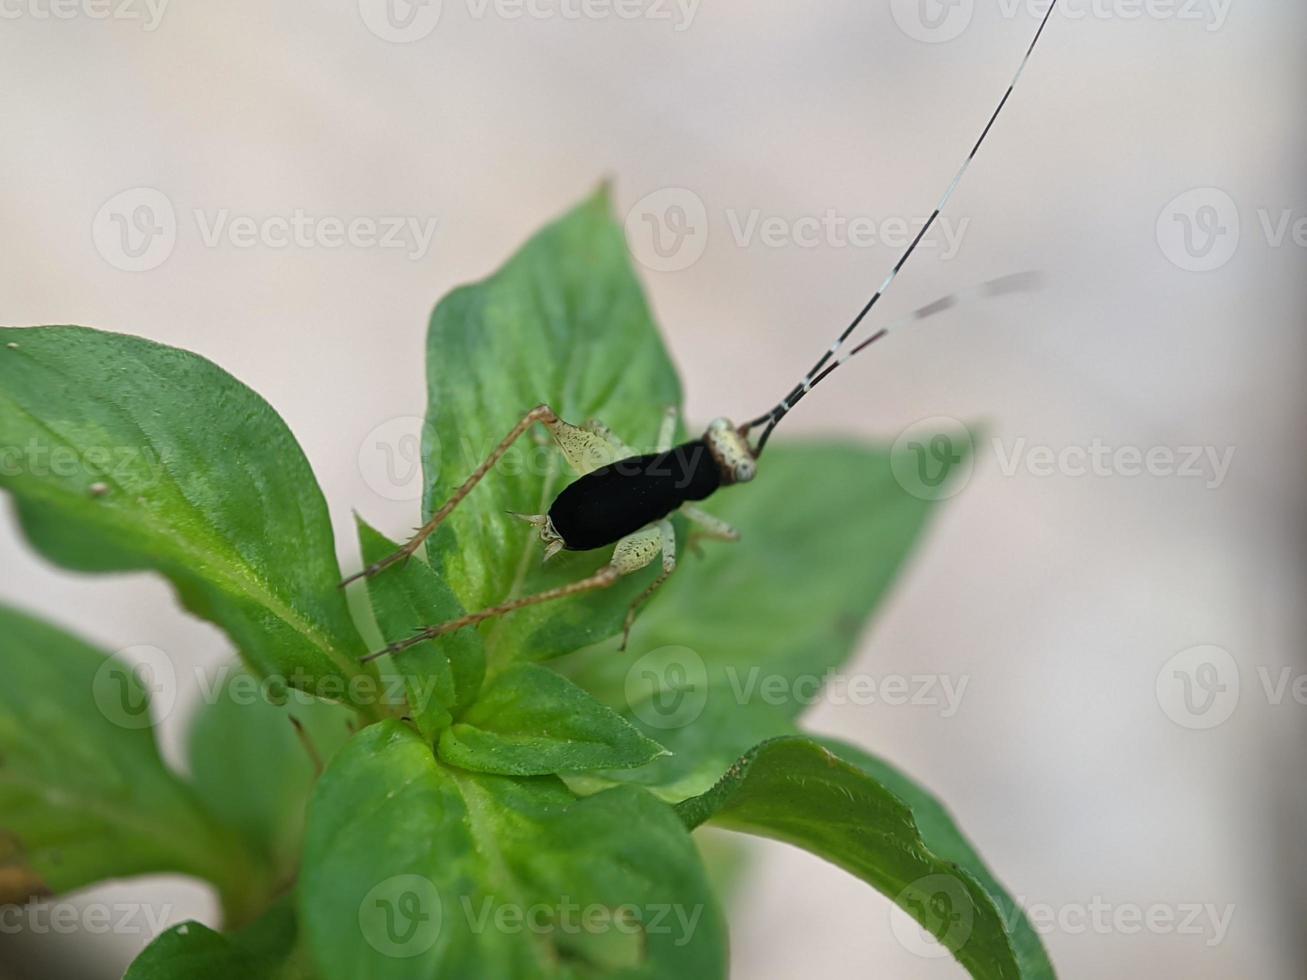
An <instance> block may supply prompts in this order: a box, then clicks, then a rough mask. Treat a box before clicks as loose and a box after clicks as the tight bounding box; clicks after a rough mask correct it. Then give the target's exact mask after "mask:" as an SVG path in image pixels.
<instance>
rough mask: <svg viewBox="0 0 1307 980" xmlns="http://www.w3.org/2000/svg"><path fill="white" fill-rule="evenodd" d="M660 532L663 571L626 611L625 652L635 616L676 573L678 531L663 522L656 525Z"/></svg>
mask: <svg viewBox="0 0 1307 980" xmlns="http://www.w3.org/2000/svg"><path fill="white" fill-rule="evenodd" d="M656 528H657V531H658V547H659V550H660V551H661V552H662V555H663V570H662V571H661V572H659V573H658V577H657V578H656V579H654V580H653V581H652V582H651V583H650V584H649V587H648V588H647V589H645V590H644V591H643V592H641V593H640V594H639V595H638V596H636V597H635V599H634V600H632V602H631V605H630V607H629V608H628V609H627V610H626V622H625V624H623V626H622V645H621V646H620V647H618V649H619V650H625V649H626V647H627V644H628V643H629V642H630V640H631V627H632V626H634V625H635V614H636V613H637V612H639V611H640V607H641V606H643V605H644V604H645V603H646V602H648V601H649V600H650V599H651V598H652V597H653V594H654V593H655V592H657V591H658V589H659V588H661V587H662V584H663V583H664V582H666V581H667V580H668V579H669V578H671V575H672V572H674V571H676V530H675V529H674V528H673V527H672V522H671V521H669V520H661V521H659V522H658V524H657V525H656Z"/></svg>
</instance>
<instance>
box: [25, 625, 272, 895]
mask: <svg viewBox="0 0 1307 980" xmlns="http://www.w3.org/2000/svg"><path fill="white" fill-rule="evenodd" d="M0 636H3V637H4V665H5V682H4V684H0V840H7V841H8V845H7V846H6V847H5V848H3V850H5V851H7V852H8V855H7V858H6V860H7V861H8V863H9V869H8V870H7V871H5V872H4V873H3V874H0V882H10V883H15V884H17V885H20V886H22V888H23V889H24V890H27V891H35V890H42V891H44V890H48V891H53V892H56V893H61V892H69V891H73V890H75V889H77V888H81V887H83V886H85V885H89V884H92V883H94V882H97V881H101V880H103V879H105V878H119V877H126V876H129V875H139V874H145V873H148V872H180V873H182V874H190V875H195V876H198V877H201V878H206V879H208V880H209V881H211V882H213V883H214V884H215V885H217V886H218V888H219V890H220V891H221V892H222V894H223V898H224V904H225V905H226V907H228V908H237V909H241V908H248V907H249V906H250V905H251V904H253V903H254V902H256V901H258V900H259V897H260V896H262V895H266V893H267V891H268V889H269V888H270V882H269V881H268V880H267V877H266V873H265V871H264V869H263V868H262V867H261V866H260V865H259V863H258V862H257V860H256V859H255V858H254V857H253V856H252V855H251V854H250V853H249V852H248V850H247V849H246V848H245V847H244V846H243V844H242V842H241V840H240V839H239V837H238V836H237V835H235V834H234V833H231V832H229V831H227V830H226V829H225V828H222V827H220V826H219V825H217V824H216V823H215V822H214V821H213V820H211V819H210V818H209V816H208V815H207V814H206V813H205V812H204V810H203V809H202V808H201V806H200V805H199V803H198V801H197V800H196V798H195V796H194V794H193V793H192V792H191V790H190V789H189V788H188V787H187V786H185V785H184V784H183V783H182V782H181V781H180V780H179V779H177V778H176V777H175V776H174V775H173V774H172V773H170V772H169V771H168V770H167V769H166V768H165V767H164V764H163V762H162V760H161V759H160V758H159V752H158V749H157V747H156V746H155V742H154V734H153V731H152V729H151V714H150V705H151V694H150V691H149V690H147V688H146V686H145V685H143V684H142V677H143V676H146V677H149V679H150V682H151V685H152V686H155V687H156V689H165V690H166V689H167V688H168V687H169V686H170V685H169V682H168V678H166V677H162V676H160V673H159V672H160V671H164V672H166V670H167V665H166V663H165V664H161V665H156V667H157V669H156V672H155V673H154V674H153V675H149V674H144V673H140V672H138V670H136V669H132V668H130V667H129V666H128V665H127V664H125V663H123V662H121V661H118V660H115V659H114V658H111V657H107V656H106V655H105V654H104V653H102V652H100V651H99V650H96V649H94V648H92V647H90V646H88V645H87V644H85V643H83V642H81V641H80V640H77V639H74V638H73V637H71V636H69V635H67V634H66V633H63V632H61V631H59V630H57V629H55V628H53V627H51V626H47V625H45V624H43V623H40V622H38V621H36V620H34V619H30V618H28V617H26V616H23V615H21V614H19V613H17V612H15V611H13V610H11V609H6V608H3V607H0ZM21 897H22V896H21V895H9V896H0V901H7V900H10V899H18V898H21Z"/></svg>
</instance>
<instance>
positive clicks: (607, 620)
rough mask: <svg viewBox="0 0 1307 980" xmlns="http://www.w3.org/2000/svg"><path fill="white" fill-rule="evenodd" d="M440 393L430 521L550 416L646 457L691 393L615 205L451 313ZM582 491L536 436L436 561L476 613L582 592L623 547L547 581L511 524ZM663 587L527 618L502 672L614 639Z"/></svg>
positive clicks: (564, 564)
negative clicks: (657, 321)
mask: <svg viewBox="0 0 1307 980" xmlns="http://www.w3.org/2000/svg"><path fill="white" fill-rule="evenodd" d="M427 383H428V387H429V407H428V411H427V425H426V427H425V428H424V430H423V431H424V432H425V433H426V437H425V441H426V445H424V447H423V458H424V461H425V467H426V469H425V472H426V485H427V487H428V491H427V495H426V498H425V501H424V506H425V513H426V514H427V515H428V516H429V515H430V514H431V513H432V511H433V510H435V509H436V508H437V507H439V506H440V505H441V504H443V503H444V502H445V500H447V499H448V498H449V497H450V495H451V494H452V492H453V491H454V489H455V488H457V487H458V486H459V485H460V484H461V483H462V482H463V481H464V480H465V479H467V477H468V476H469V474H471V473H472V471H473V470H474V469H475V468H476V467H477V466H478V465H479V464H480V463H481V462H482V460H483V459H484V458H485V457H486V456H487V455H488V454H489V453H490V451H491V449H493V448H494V447H495V446H496V445H497V444H498V443H499V442H500V440H502V439H503V438H504V436H505V435H506V434H507V433H508V432H509V430H510V429H511V428H512V427H513V426H514V425H516V424H517V422H518V421H520V420H521V418H522V417H523V416H524V415H525V414H526V413H527V412H528V411H529V410H530V409H532V408H534V407H535V406H536V405H538V404H540V403H542V402H543V403H548V404H549V405H551V406H552V407H553V408H554V410H555V411H557V412H558V413H559V414H560V415H561V416H562V417H563V418H564V419H566V420H568V421H569V422H573V423H575V424H578V425H579V424H581V423H583V422H585V421H586V420H588V419H590V418H592V417H598V418H601V419H602V420H603V421H605V422H606V423H608V425H609V426H611V428H612V429H613V431H614V432H616V433H617V434H618V435H619V436H621V437H622V438H623V439H624V440H625V441H626V442H627V443H629V444H630V445H631V446H633V447H635V448H636V449H637V450H644V449H648V448H650V447H651V445H652V443H653V441H654V439H655V436H656V433H657V430H658V425H659V420H660V419H661V417H662V411H663V409H664V408H665V407H666V406H668V405H677V406H679V405H680V403H681V388H680V382H679V381H678V380H677V376H676V371H675V369H674V368H673V367H672V363H671V360H670V359H669V358H668V356H667V352H666V350H665V349H664V348H663V344H662V340H661V339H660V337H659V335H658V332H657V330H656V328H655V327H654V325H653V321H652V319H651V318H650V315H649V308H648V305H647V304H646V302H645V299H644V296H643V294H642V293H641V290H640V286H639V283H638V282H637V281H636V278H635V275H634V273H633V272H632V270H631V265H630V260H629V257H628V254H627V250H626V244H625V241H624V239H623V236H622V232H621V229H620V228H619V227H618V226H617V225H616V223H615V222H614V221H613V219H612V216H611V213H610V207H609V202H608V195H607V192H606V191H602V192H600V193H598V194H596V195H595V196H594V197H592V198H591V199H590V200H588V201H586V202H585V203H584V204H582V205H581V206H580V207H578V208H576V209H575V210H574V211H572V212H571V213H570V214H568V215H566V216H565V217H564V218H562V219H561V220H559V221H556V222H554V223H553V224H551V225H549V226H548V227H546V228H545V229H544V230H543V231H541V232H540V233H539V234H537V235H536V236H535V237H533V238H532V239H531V240H530V241H529V242H528V243H527V244H526V245H525V246H524V247H523V248H522V249H521V250H520V251H519V252H518V253H517V254H516V255H514V256H513V257H512V259H510V260H509V262H508V263H507V264H506V265H505V266H504V267H503V268H502V269H500V270H499V271H498V272H496V273H495V274H494V275H493V276H491V277H490V278H489V279H486V280H484V281H483V282H480V283H477V284H476V285H472V286H466V287H464V288H461V289H458V290H456V291H454V292H453V293H451V294H450V295H449V296H447V297H446V298H445V299H444V300H442V301H441V302H440V305H439V306H437V307H436V310H435V313H434V314H432V317H431V327H430V330H429V333H428V336H427ZM573 478H574V475H573V474H572V473H571V471H570V470H568V469H566V467H565V464H563V462H562V460H561V457H560V455H559V453H558V452H557V451H556V450H555V449H553V448H552V447H549V448H546V447H544V446H540V445H536V444H535V443H534V442H533V440H532V439H531V438H530V437H526V438H523V439H521V440H519V441H518V444H517V446H516V447H515V449H514V450H513V451H512V452H510V453H509V455H508V456H507V457H506V458H505V459H504V460H503V461H502V462H501V463H500V464H499V465H498V466H497V467H496V468H495V469H494V471H492V473H491V474H490V476H488V477H487V478H486V479H485V480H484V481H482V483H481V484H480V485H479V486H478V487H477V488H476V490H474V491H473V492H472V494H471V496H469V497H468V499H467V500H465V501H464V502H463V503H462V504H461V505H460V506H459V508H458V509H457V510H456V511H455V512H454V514H453V516H452V517H451V518H450V519H449V520H448V521H446V522H445V524H444V525H443V527H442V528H441V530H440V531H438V532H437V533H436V534H435V535H434V536H433V537H432V538H431V539H430V541H429V542H428V547H427V551H428V555H429V557H430V559H431V561H432V563H433V564H434V565H435V566H436V567H437V568H438V569H440V570H441V571H442V573H443V574H444V576H445V578H446V579H447V580H448V582H449V584H450V585H451V586H452V587H453V589H454V591H455V592H456V593H457V594H458V596H459V598H460V600H461V601H462V604H463V605H464V607H466V608H467V609H468V610H477V609H482V608H484V607H486V606H489V605H493V604H495V603H498V602H501V601H502V600H503V599H504V598H505V597H507V596H509V595H526V594H530V593H534V592H539V591H542V590H544V589H548V588H553V587H555V586H558V585H562V584H564V583H567V582H571V581H575V580H577V579H580V578H584V577H585V576H587V575H589V574H591V573H592V572H594V571H595V570H596V569H597V568H598V567H599V566H600V565H601V564H603V563H605V562H607V561H608V559H609V557H610V549H601V550H599V551H596V552H590V553H564V554H561V555H559V556H558V557H557V558H556V559H554V560H553V561H551V562H550V563H549V565H548V566H544V567H542V566H541V563H540V556H541V554H542V552H541V545H540V543H539V541H538V540H537V539H536V538H535V537H534V536H533V534H532V529H531V528H529V527H527V526H526V525H525V524H523V523H521V522H520V521H517V520H514V519H513V518H511V517H509V516H508V514H507V512H508V511H515V512H519V513H527V514H539V513H544V512H545V511H546V510H547V509H548V507H549V504H550V503H551V502H552V500H553V498H554V496H555V495H556V494H557V493H558V492H559V491H560V490H561V489H562V488H563V487H564V486H565V485H566V484H567V483H568V482H570V481H571V480H572V479H573ZM654 574H655V570H654V569H652V568H651V569H649V570H647V571H646V572H644V573H641V574H637V575H633V576H630V577H629V578H628V579H627V580H625V581H622V582H619V583H618V584H617V585H615V586H613V587H611V588H609V589H606V590H604V591H602V592H599V593H593V594H591V595H588V596H583V597H578V598H573V599H568V600H566V601H563V602H555V603H548V604H544V605H540V606H536V607H532V608H530V609H525V610H521V611H519V612H516V613H513V614H512V615H510V616H508V617H506V618H504V619H503V621H502V622H500V623H498V624H496V625H495V626H493V627H490V628H488V637H489V642H490V651H489V653H490V657H491V660H492V662H494V661H495V660H496V659H497V658H498V659H509V658H517V657H525V658H529V659H533V660H544V659H547V658H548V657H551V656H554V655H557V654H560V653H566V652H569V651H571V650H575V649H577V648H578V647H580V646H584V645H585V644H587V643H593V642H595V641H597V640H602V639H604V638H606V637H610V636H613V635H614V634H615V633H617V632H618V631H619V630H620V629H621V624H622V619H623V616H624V615H625V612H626V607H627V605H628V604H629V603H630V601H631V599H633V598H634V597H635V596H636V595H637V594H638V593H639V592H640V591H641V590H643V588H644V587H645V586H646V585H647V584H648V582H649V580H650V579H651V577H652V576H653V575H654Z"/></svg>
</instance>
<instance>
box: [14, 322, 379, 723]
mask: <svg viewBox="0 0 1307 980" xmlns="http://www.w3.org/2000/svg"><path fill="white" fill-rule="evenodd" d="M0 453H3V457H2V461H3V465H0V487H4V488H5V489H7V490H9V491H10V492H11V493H12V494H13V495H14V499H15V501H16V503H17V507H18V514H19V518H20V520H21V522H22V526H23V530H24V531H25V532H26V534H27V537H28V539H29V540H30V541H31V542H32V544H33V545H34V546H35V547H36V548H37V549H38V550H39V551H40V552H41V553H42V554H43V555H45V556H46V557H47V558H49V559H50V560H51V561H54V562H56V563H58V564H60V565H62V566H64V567H66V568H72V569H76V570H79V571H91V572H108V571H126V570H144V569H151V570H154V571H158V572H161V573H162V574H163V575H165V576H166V577H167V578H168V579H169V581H170V582H172V584H173V586H174V587H175V588H176V589H177V593H178V595H179V596H180V598H181V601H182V602H183V604H184V605H185V606H186V608H187V609H189V610H190V611H191V612H193V613H195V614H196V615H198V616H201V617H203V618H205V619H208V620H211V621H213V622H214V623H217V624H218V625H219V626H221V627H222V628H223V629H225V630H226V631H227V632H228V633H229V634H230V635H231V637H232V639H233V640H234V641H235V642H236V645H237V646H238V648H239V649H240V651H241V654H242V656H244V657H245V658H246V659H247V661H248V662H249V663H250V664H251V665H252V666H253V667H254V668H255V669H256V670H257V671H259V672H260V673H262V674H265V675H276V676H279V677H282V678H284V679H286V681H287V682H288V683H290V684H291V685H292V686H296V687H300V688H301V689H305V690H309V691H311V692H313V693H324V691H323V690H322V685H323V684H324V683H325V681H324V679H327V678H331V679H333V680H335V681H339V680H342V679H348V678H352V677H354V676H356V675H360V674H363V675H370V674H371V672H370V671H367V670H365V669H363V668H360V666H359V664H358V659H357V658H358V657H359V655H360V654H361V653H362V649H361V641H360V640H359V637H358V633H357V632H356V631H355V629H354V624H353V622H352V621H351V619H350V617H349V613H348V610H347V609H346V606H345V600H344V597H343V596H342V595H341V593H340V591H339V590H338V589H337V588H336V584H337V581H338V580H339V578H340V573H339V570H338V568H337V565H336V556H335V550H334V546H333V543H332V533H331V524H330V523H329V521H328V518H327V508H326V505H325V504H324V502H323V499H322V493H321V491H320V490H319V489H318V484H317V481H316V480H315V479H314V477H313V472H312V470H310V469H309V465H308V462H307V461H306V460H305V458H304V454H303V453H302V452H301V451H300V447H299V445H298V444H297V443H296V442H295V439H294V437H293V436H292V435H291V434H290V431H289V430H288V429H287V428H286V425H285V423H284V422H282V420H281V418H280V417H279V416H278V415H277V413H276V412H275V411H273V409H272V408H271V407H270V406H269V405H268V403H267V402H265V401H264V400H263V399H262V398H260V397H259V396H258V395H256V394H255V393H254V392H252V391H251V390H250V389H249V388H247V387H245V386H244V385H242V384H241V383H240V382H238V381H236V380H235V379H234V378H232V377H231V376H230V375H228V374H227V373H226V372H225V371H223V370H222V369H220V368H218V367H216V366H215V365H213V364H212V363H210V362H209V361H206V360H205V359H204V358H202V357H198V356H196V355H195V354H190V353H187V352H186V351H181V350H176V349H173V348H170V347H164V346H162V345H160V344H155V343H151V342H150V341H147V340H142V339H140V338H138V337H128V336H124V335H121V334H113V333H103V332H100V331H97V330H89V329H86V328H83V327H32V328H26V329H0ZM361 707H362V708H363V709H364V710H365V712H366V713H368V714H370V715H373V716H380V715H381V711H380V709H379V706H378V705H376V704H375V703H371V704H366V705H361Z"/></svg>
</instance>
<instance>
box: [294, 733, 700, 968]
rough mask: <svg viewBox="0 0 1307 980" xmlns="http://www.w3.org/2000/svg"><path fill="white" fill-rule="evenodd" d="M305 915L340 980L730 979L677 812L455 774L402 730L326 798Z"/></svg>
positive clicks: (317, 951)
mask: <svg viewBox="0 0 1307 980" xmlns="http://www.w3.org/2000/svg"><path fill="white" fill-rule="evenodd" d="M299 901H300V921H301V923H302V925H303V929H304V934H305V937H306V941H307V943H308V946H309V948H310V950H311V951H312V953H313V957H314V961H315V963H316V966H317V968H318V971H319V973H320V975H321V976H322V977H323V978H324V980H337V978H339V980H354V978H356V977H362V976H366V977H371V978H374V980H385V978H388V977H395V978H403V980H423V978H432V980H434V978H445V977H518V976H522V977H527V976H529V977H540V978H564V977H565V978H579V977H583V976H584V977H592V976H595V975H603V976H613V977H630V978H637V977H639V978H661V977H668V978H676V980H684V978H686V977H695V978H697V980H698V978H702V980H711V978H713V977H723V976H725V946H724V938H723V924H722V921H721V916H720V913H719V911H718V909H717V906H716V904H715V901H714V899H713V896H712V894H711V892H710V890H709V888H708V885H707V883H706V881H705V877H704V874H703V868H702V865H701V863H700V860H699V857H698V855H697V853H696V852H695V849H694V844H693V842H692V841H691V840H690V837H689V834H688V832H687V831H686V830H685V828H684V826H683V825H682V824H681V822H680V821H679V820H678V819H677V818H676V815H675V813H674V812H673V811H672V810H671V808H670V807H668V806H666V805H665V804H663V803H660V802H659V801H658V800H656V799H655V798H653V797H652V796H651V795H649V794H648V793H646V792H644V791H642V790H639V789H636V788H634V787H625V788H621V789H617V790H612V791H609V792H606V793H601V794H599V795H597V796H593V797H590V798H588V799H584V800H577V799H575V798H574V797H573V796H572V794H571V793H569V792H568V791H567V789H566V788H565V787H564V786H563V785H562V783H560V782H559V781H558V780H557V779H554V778H552V777H537V778H532V779H515V778H508V777H503V776H488V775H480V774H475V773H468V772H464V771H461V770H458V769H453V768H447V767H445V766H442V765H440V764H439V763H438V762H437V761H436V759H435V758H434V757H433V755H432V753H431V750H430V748H429V746H427V745H426V744H425V743H424V742H423V741H422V739H421V738H420V737H419V736H418V735H417V734H415V733H414V732H412V731H411V730H410V729H408V728H405V727H404V726H402V725H400V724H398V723H396V722H384V723H382V724H380V725H374V726H372V727H370V728H368V729H365V730H364V731H362V732H360V733H359V734H358V735H357V736H355V738H354V739H353V740H352V741H351V742H350V743H349V744H348V745H347V746H346V747H345V748H344V749H343V750H342V751H341V752H340V753H339V755H337V757H336V760H335V762H334V763H333V764H332V766H331V768H330V769H329V770H328V772H327V774H326V775H325V776H324V777H323V779H322V781H321V782H320V783H319V785H318V790H317V792H316V793H315V795H314V798H313V802H312V805H311V807H310V813H309V830H308V836H307V840H306V846H305V860H304V871H303V875H302V877H301V888H300V889H299Z"/></svg>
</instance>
